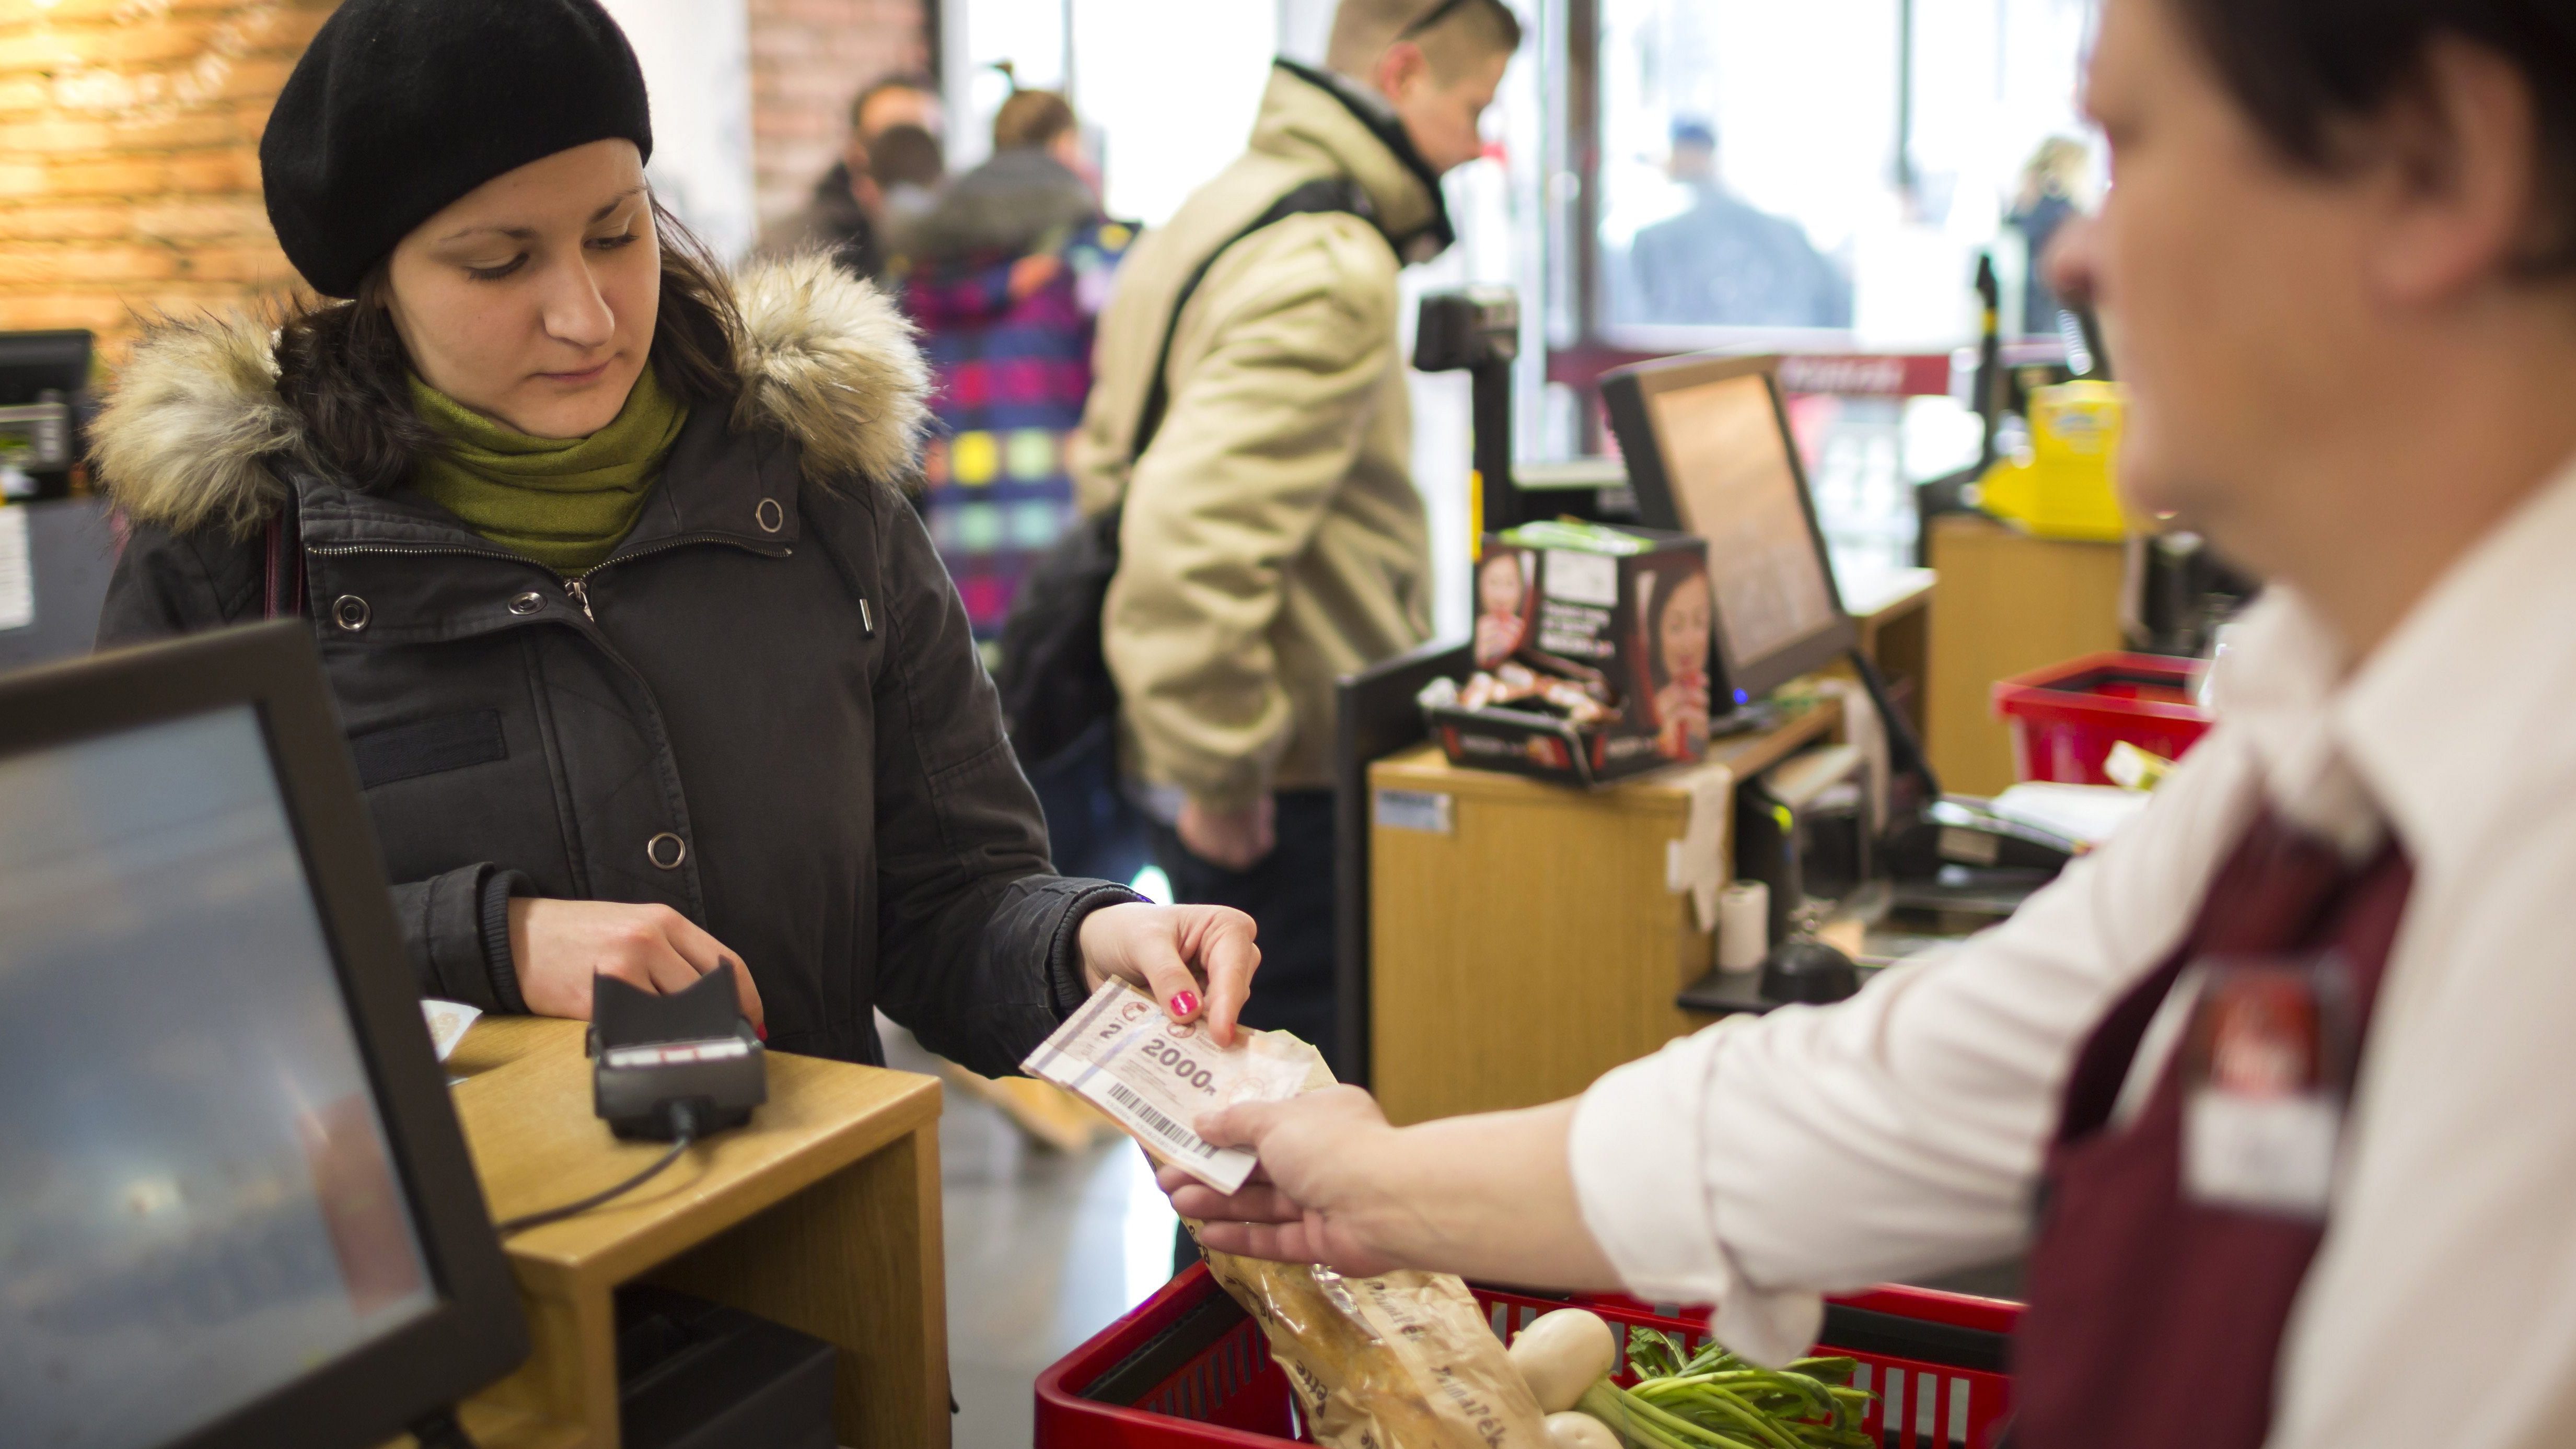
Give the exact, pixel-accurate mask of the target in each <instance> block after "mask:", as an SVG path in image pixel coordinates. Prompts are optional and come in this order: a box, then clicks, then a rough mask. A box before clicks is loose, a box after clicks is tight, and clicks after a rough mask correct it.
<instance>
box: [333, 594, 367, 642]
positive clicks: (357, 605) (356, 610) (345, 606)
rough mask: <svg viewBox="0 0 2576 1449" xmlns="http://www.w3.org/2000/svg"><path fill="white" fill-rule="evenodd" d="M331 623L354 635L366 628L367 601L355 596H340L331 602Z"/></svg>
mask: <svg viewBox="0 0 2576 1449" xmlns="http://www.w3.org/2000/svg"><path fill="white" fill-rule="evenodd" d="M331 622H332V623H334V624H337V625H339V626H340V627H341V628H343V629H346V630H348V631H349V632H350V633H352V634H355V633H357V632H358V631H359V630H361V629H364V628H366V627H367V601H366V600H364V599H362V598H359V597H358V596H357V595H355V594H342V595H341V596H340V597H338V598H336V599H333V600H332V601H331Z"/></svg>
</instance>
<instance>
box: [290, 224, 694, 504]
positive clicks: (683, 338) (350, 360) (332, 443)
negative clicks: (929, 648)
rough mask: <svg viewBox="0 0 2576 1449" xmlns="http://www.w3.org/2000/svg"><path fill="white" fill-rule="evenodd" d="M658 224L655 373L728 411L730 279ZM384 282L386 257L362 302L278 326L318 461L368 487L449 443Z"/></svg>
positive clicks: (398, 477)
mask: <svg viewBox="0 0 2576 1449" xmlns="http://www.w3.org/2000/svg"><path fill="white" fill-rule="evenodd" d="M653 231H654V235H655V238H656V239H657V240H658V242H659V243H660V246H661V250H662V297H661V305H660V308H659V311H658V315H657V317H656V320H655V321H654V323H653V349H652V360H651V365H652V368H653V371H654V374H655V375H656V376H658V377H659V378H660V379H661V381H662V386H663V387H664V388H666V389H668V390H669V391H670V393H671V395H672V396H674V397H676V398H678V399H679V400H680V401H681V402H683V403H685V404H687V405H688V406H690V407H730V406H732V404H733V400H734V395H735V393H736V392H738V391H740V389H741V386H742V381H741V371H740V369H739V367H738V366H737V364H736V358H735V349H736V347H737V346H738V344H739V339H740V338H741V337H742V335H743V326H742V310H741V308H740V307H739V306H738V305H736V303H735V301H734V295H733V287H732V284H730V283H728V282H727V281H726V280H725V275H724V268H723V267H722V266H721V265H720V264H719V263H718V262H717V261H716V259H715V256H714V254H713V253H711V252H709V251H708V250H707V246H706V243H704V242H702V241H700V240H698V238H697V236H696V235H695V234H694V233H692V232H691V231H690V230H689V229H688V228H687V227H686V226H683V225H682V224H681V223H680V219H679V218H678V217H675V216H673V215H671V213H670V212H668V211H666V210H664V209H663V206H662V203H661V202H660V201H659V200H656V201H655V202H654V203H653ZM386 286H387V284H386V280H385V263H383V262H378V263H377V264H376V267H375V270H373V271H371V272H369V273H368V274H367V278H366V280H365V281H364V282H363V283H361V284H360V285H359V288H358V297H357V300H356V301H354V302H334V303H330V304H328V305H325V306H321V307H318V308H314V309H312V310H309V311H306V312H304V313H303V314H302V315H300V316H297V317H295V318H293V319H292V320H290V321H288V322H287V324H286V325H285V326H284V327H282V328H280V329H279V330H278V339H277V371H278V377H277V391H278V396H279V397H281V398H283V399H284V400H285V402H286V405H287V406H288V407H291V408H293V409H294V410H295V411H296V412H297V413H298V414H299V415H301V416H302V417H303V419H304V425H305V430H306V433H307V435H308V436H309V437H310V438H311V439H312V442H313V448H314V451H315V453H316V454H317V455H318V457H319V461H320V462H321V463H322V464H323V465H324V466H325V467H328V468H330V469H332V470H333V471H334V472H335V473H336V474H337V475H338V478H337V481H339V482H340V483H341V484H343V485H345V486H347V487H350V488H354V489H356V490H358V491H359V492H362V493H381V492H384V491H386V490H388V489H391V488H393V487H395V486H397V485H399V484H400V483H401V482H402V481H403V480H404V479H405V478H408V477H409V476H411V470H412V464H413V463H414V462H415V461H416V460H417V459H418V458H419V457H420V456H421V455H422V454H423V453H426V452H428V451H430V450H432V449H435V448H439V447H442V446H444V443H443V442H442V441H441V439H440V437H439V435H438V433H437V432H436V431H434V430H433V429H432V428H431V427H430V426H429V425H428V424H427V423H424V422H422V421H421V420H420V414H419V413H418V412H416V411H414V409H413V407H412V402H411V390H410V386H409V383H408V382H407V381H406V379H405V374H406V373H408V372H409V371H410V369H411V360H410V358H409V357H407V356H406V355H405V354H404V352H403V346H402V338H401V337H399V336H398V335H396V334H395V332H394V321H393V314H392V313H391V312H390V311H389V310H387V303H388V301H389V298H388V297H387V296H386Z"/></svg>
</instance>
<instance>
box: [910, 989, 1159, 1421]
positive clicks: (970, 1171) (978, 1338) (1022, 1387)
mask: <svg viewBox="0 0 2576 1449" xmlns="http://www.w3.org/2000/svg"><path fill="white" fill-rule="evenodd" d="M884 1025H888V1026H889V1027H890V1025H891V1024H890V1023H889V1024H884ZM886 1051H887V1055H888V1057H889V1058H890V1059H891V1064H892V1065H894V1066H897V1067H902V1068H905V1069H907V1070H912V1071H930V1070H934V1069H935V1068H936V1062H935V1060H934V1059H933V1058H932V1057H931V1056H930V1055H929V1054H928V1053H926V1052H924V1051H922V1050H921V1048H920V1047H919V1046H918V1045H916V1044H915V1043H914V1042H913V1041H912V1040H911V1039H910V1038H909V1037H908V1036H906V1035H905V1034H904V1033H903V1032H902V1031H900V1030H899V1029H890V1030H888V1031H887V1036H886ZM939 1153H940V1187H941V1191H942V1193H943V1194H944V1197H945V1203H946V1214H947V1246H948V1363H949V1374H950V1377H951V1379H952V1381H953V1382H954V1384H955V1393H956V1396H957V1405H958V1413H957V1420H956V1449H1029V1436H1030V1421H1031V1415H1032V1407H1031V1399H1032V1392H1033V1390H1032V1385H1033V1384H1034V1383H1035V1382H1036V1379H1037V1376H1038V1372H1039V1370H1041V1369H1043V1368H1045V1367H1046V1366H1047V1365H1048V1364H1051V1363H1053V1362H1055V1361H1056V1360H1057V1359H1059V1358H1062V1357H1063V1356H1064V1355H1065V1354H1067V1353H1069V1352H1071V1351H1072V1350H1073V1348H1074V1346H1075V1345H1077V1344H1079V1343H1081V1342H1082V1341H1083V1340H1084V1339H1086V1338H1089V1337H1090V1336H1091V1335H1092V1334H1094V1333H1096V1332H1098V1331H1099V1330H1100V1329H1101V1327H1102V1326H1103V1325H1105V1324H1107V1323H1108V1322H1109V1321H1110V1320H1111V1319H1114V1318H1116V1317H1117V1316H1118V1315H1119V1314H1121V1313H1124V1312H1125V1311H1127V1309H1128V1308H1130V1307H1132V1306H1134V1305H1135V1304H1136V1303H1138V1302H1140V1301H1142V1300H1143V1299H1144V1298H1145V1296H1146V1295H1148V1294H1150V1293H1152V1292H1153V1291H1154V1290H1155V1289H1156V1288H1159V1287H1161V1286H1162V1285H1163V1282H1164V1280H1166V1279H1167V1278H1169V1277H1170V1276H1171V1270H1172V1227H1173V1219H1172V1210H1171V1206H1170V1205H1169V1204H1168V1203H1166V1202H1165V1201H1164V1200H1163V1195H1162V1194H1161V1193H1159V1192H1156V1191H1155V1190H1154V1181H1153V1175H1152V1174H1151V1172H1150V1171H1148V1169H1147V1167H1146V1164H1145V1156H1144V1154H1143V1153H1141V1152H1139V1151H1138V1150H1137V1149H1136V1148H1135V1146H1134V1145H1133V1144H1132V1143H1129V1142H1127V1141H1126V1140H1125V1139H1123V1138H1122V1139H1119V1140H1116V1141H1112V1142H1106V1143H1102V1144H1100V1145H1099V1146H1096V1147H1094V1148H1092V1149H1091V1150H1090V1151H1089V1152H1086V1153H1083V1154H1081V1155H1079V1156H1067V1155H1065V1154H1062V1153H1057V1152H1052V1151H1049V1150H1047V1149H1046V1148H1043V1147H1039V1146H1037V1145H1036V1144H1034V1143H1032V1142H1030V1141H1029V1140H1028V1139H1027V1138H1026V1137H1024V1136H1022V1135H1021V1134H1020V1133H1019V1132H1018V1131H1017V1130H1016V1129H1015V1128H1013V1127H1012V1126H1011V1125H1010V1123H1008V1122H1007V1121H1005V1120H1003V1118H1002V1116H1001V1114H1000V1113H998V1112H996V1111H995V1110H993V1109H992V1108H991V1107H989V1106H986V1105H985V1104H983V1103H981V1102H977V1101H973V1100H971V1099H968V1098H966V1097H963V1096H962V1095H960V1094H959V1093H957V1092H954V1091H952V1092H950V1093H948V1096H947V1110H946V1115H945V1116H944V1117H942V1118H941V1120H940V1124H939Z"/></svg>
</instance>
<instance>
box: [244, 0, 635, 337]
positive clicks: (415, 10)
mask: <svg viewBox="0 0 2576 1449" xmlns="http://www.w3.org/2000/svg"><path fill="white" fill-rule="evenodd" d="M617 137H623V138H625V139H626V140H629V141H632V142H634V143H635V146H636V149H637V150H639V151H642V152H643V153H644V154H645V155H646V156H647V157H650V156H651V155H652V154H653V120H652V111H651V108H650V107H649V106H648V105H647V104H646V102H645V97H644V72H643V70H642V69H641V68H640V67H639V66H637V65H636V63H635V52H634V50H633V49H632V48H631V47H630V46H628V45H627V43H626V35H625V33H624V32H623V31H621V30H619V29H618V28H617V22H616V21H614V20H612V19H610V18H609V17H608V12H606V11H604V10H602V9H600V8H599V4H598V0H347V3H346V4H343V5H342V6H341V7H340V8H339V10H338V11H336V12H334V13H333V15H332V16H331V18H330V19H329V20H326V21H324V22H323V23H322V29H321V30H320V32H319V33H317V34H316V35H315V36H314V37H313V45H312V48H311V49H309V50H307V51H305V52H304V58H303V59H302V60H300V61H297V62H296V65H295V73H294V74H292V75H290V76H288V77H287V79H286V88H285V90H283V91H282V92H280V93H279V95H278V97H277V108H276V109H275V110H273V111H271V112H270V113H269V117H268V129H267V130H266V131H265V132H263V133H261V135H260V138H259V167H260V180H261V184H262V185H263V186H264V187H265V188H266V190H267V193H268V220H269V224H270V225H271V226H274V227H276V228H277V240H278V242H279V244H280V245H282V246H284V247H285V248H286V259H287V260H288V261H291V262H293V263H294V264H295V269H296V270H297V271H299V272H302V273H303V274H304V280H305V281H306V282H308V283H310V284H312V287H313V289H314V290H315V291H317V292H320V293H321V294H323V295H324V296H326V297H354V296H356V295H357V293H358V283H359V282H360V281H361V280H363V279H364V278H365V277H366V275H367V271H368V269H369V268H371V267H373V266H375V264H376V263H378V262H380V261H382V260H384V258H385V256H386V254H388V253H390V252H391V251H392V250H393V249H394V244H395V243H396V242H399V241H401V240H402V239H403V237H404V236H405V235H406V234H408V233H409V232H410V231H411V230H412V228H414V227H416V226H419V225H420V224H421V223H422V222H424V221H427V220H428V219H429V218H430V217H431V216H433V215H435V214H436V213H437V212H438V210H439V209H440V208H442V207H444V206H446V205H447V204H448V203H449V202H452V201H454V200H456V199H457V198H458V197H460V196H463V195H464V194H465V193H467V192H469V191H472V190H473V189H474V188H475V187H477V186H480V185H482V184H483V183H484V182H486V181H489V180H491V179H492V178H493V177H495V176H498V175H500V174H502V173H503V172H505V171H511V170H515V169H516V168H518V167H521V166H525V165H527V164H528V163H529V162H531V161H536V160H541V159H543V158H545V157H548V156H551V155H553V154H555V153H556V152H558V151H568V150H571V149H572V148H573V147H575V146H582V145H587V144H589V143H590V142H593V141H605V140H610V139H613V138H617Z"/></svg>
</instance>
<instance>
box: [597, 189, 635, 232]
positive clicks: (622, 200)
mask: <svg viewBox="0 0 2576 1449" xmlns="http://www.w3.org/2000/svg"><path fill="white" fill-rule="evenodd" d="M643 194H644V188H643V187H642V186H641V185H640V184H639V185H635V186H630V187H627V188H626V189H625V190H624V191H621V192H619V193H617V194H616V195H615V196H612V197H610V198H608V204H607V205H605V206H603V207H601V208H600V209H599V210H597V211H594V212H592V213H591V214H590V219H591V221H592V222H594V223H597V222H603V221H606V220H608V218H609V215H610V213H612V212H614V211H616V210H617V208H619V207H621V206H624V205H625V204H626V203H628V202H630V201H633V200H634V199H635V198H636V197H639V196H641V195H643Z"/></svg>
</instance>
